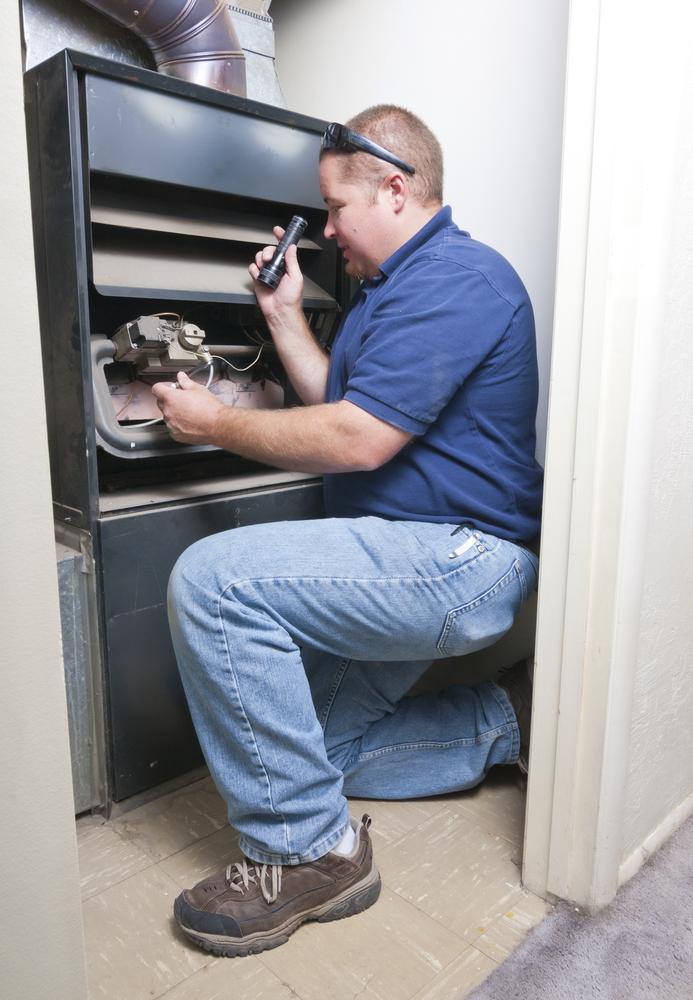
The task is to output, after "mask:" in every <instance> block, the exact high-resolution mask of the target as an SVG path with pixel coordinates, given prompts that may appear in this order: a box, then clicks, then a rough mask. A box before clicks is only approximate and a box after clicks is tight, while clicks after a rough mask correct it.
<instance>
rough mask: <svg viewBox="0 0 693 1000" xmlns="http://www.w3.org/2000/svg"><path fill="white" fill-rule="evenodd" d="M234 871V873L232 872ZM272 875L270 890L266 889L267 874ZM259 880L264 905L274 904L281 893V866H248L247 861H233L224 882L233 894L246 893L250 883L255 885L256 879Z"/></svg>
mask: <svg viewBox="0 0 693 1000" xmlns="http://www.w3.org/2000/svg"><path fill="white" fill-rule="evenodd" d="M234 869H235V871H234ZM270 871H271V873H272V889H271V891H270V890H269V889H268V888H267V878H268V874H269V872H270ZM256 876H258V877H259V879H260V892H261V893H262V896H263V899H264V900H265V902H266V903H274V901H275V900H276V898H277V896H278V895H279V893H280V892H281V891H282V866H281V865H252V864H251V865H249V864H248V859H247V858H243V860H242V861H235V862H234V863H233V864H231V865H228V866H227V868H226V876H225V877H226V882H227V884H228V886H229V888H230V889H233V890H234V891H235V892H246V890H247V889H249V888H250V883H251V882H252V883H253V885H256V884H257V881H258V879H257V877H256Z"/></svg>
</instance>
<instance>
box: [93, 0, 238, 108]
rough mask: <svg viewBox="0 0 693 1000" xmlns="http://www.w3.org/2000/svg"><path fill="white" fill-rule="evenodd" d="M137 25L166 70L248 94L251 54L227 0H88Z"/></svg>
mask: <svg viewBox="0 0 693 1000" xmlns="http://www.w3.org/2000/svg"><path fill="white" fill-rule="evenodd" d="M83 2H84V3H86V4H88V5H89V6H90V7H94V8H96V10H99V11H101V13H102V14H106V15H107V16H108V17H110V18H111V19H112V20H114V21H117V22H118V24H121V25H123V27H125V28H129V29H130V30H131V31H134V32H135V34H136V35H139V37H140V38H141V39H142V40H143V41H144V43H145V44H146V45H147V46H148V47H149V49H150V50H151V53H152V55H153V56H154V61H155V62H156V66H157V69H158V70H159V72H160V73H165V74H166V75H167V76H175V77H178V79H180V80H189V81H190V82H191V83H200V84H202V85H203V86H205V87H213V88H214V89H215V90H223V91H225V92H226V93H227V94H237V95H238V96H239V97H245V96H246V83H245V56H244V54H243V50H242V49H241V45H240V42H239V41H238V36H237V34H236V30H235V28H234V26H233V22H232V20H231V15H230V13H229V10H228V5H227V3H226V0H83Z"/></svg>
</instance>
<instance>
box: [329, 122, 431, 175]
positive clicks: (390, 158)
mask: <svg viewBox="0 0 693 1000" xmlns="http://www.w3.org/2000/svg"><path fill="white" fill-rule="evenodd" d="M320 148H321V149H322V150H329V149H343V150H345V151H346V152H348V153H370V154H371V156H377V158H378V159H379V160H387V162H388V163H392V164H393V165H394V166H395V167H399V168H400V170H404V172H405V173H406V174H415V173H416V171H415V170H414V168H413V167H412V166H410V165H409V164H408V163H406V162H405V161H404V160H400V158H399V156H395V154H394V153H391V152H390V150H389V149H385V147H384V146H379V145H378V143H377V142H373V140H372V139H367V138H366V136H365V135H361V133H360V132H354V131H353V130H352V129H350V128H347V127H346V125H340V124H339V122H330V124H329V125H328V126H327V128H326V129H325V131H324V133H323V137H322V143H321V145H320Z"/></svg>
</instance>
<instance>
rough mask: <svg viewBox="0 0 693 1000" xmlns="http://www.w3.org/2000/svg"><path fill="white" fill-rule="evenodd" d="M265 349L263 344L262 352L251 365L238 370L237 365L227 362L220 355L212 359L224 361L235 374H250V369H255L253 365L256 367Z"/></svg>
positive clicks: (215, 355) (213, 355) (260, 351)
mask: <svg viewBox="0 0 693 1000" xmlns="http://www.w3.org/2000/svg"><path fill="white" fill-rule="evenodd" d="M264 349H265V345H264V344H262V345H261V346H260V350H259V351H258V352H257V354H256V355H255V357H254V358H253V360H252V361H251V362H250V364H249V365H246V366H245V368H237V367H236V365H232V364H231V362H230V361H227V360H226V358H222V357H221V355H220V354H212V355H211V357H213V358H215V359H216V360H217V361H223V362H224V364H225V365H228V366H229V368H232V369H233V370H234V371H235V372H249V371H250V369H251V368H252V367H253V365H256V364H257V363H258V361H259V360H260V358H261V356H262V352H263V351H264Z"/></svg>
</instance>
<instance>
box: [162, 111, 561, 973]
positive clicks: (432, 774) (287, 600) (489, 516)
mask: <svg viewBox="0 0 693 1000" xmlns="http://www.w3.org/2000/svg"><path fill="white" fill-rule="evenodd" d="M348 124H349V129H350V130H351V131H349V130H347V129H346V128H345V127H343V126H338V125H334V124H333V125H331V126H329V128H328V130H327V131H326V134H325V139H324V144H323V150H322V153H321V161H320V186H321V191H322V195H323V198H324V200H325V204H326V206H327V224H326V226H325V235H326V236H327V237H329V238H332V239H335V240H336V241H337V243H338V245H339V246H340V248H341V249H342V252H343V255H344V260H345V262H346V268H347V271H348V273H349V274H351V275H353V276H354V277H357V278H359V279H362V284H361V286H360V289H359V291H358V293H357V294H356V296H355V299H354V302H353V303H352V306H351V309H350V311H349V313H348V315H347V316H346V319H345V320H344V322H343V325H342V329H341V330H340V332H339V334H338V336H337V339H336V342H335V345H334V349H333V352H332V356H331V358H330V357H328V356H327V354H326V353H325V352H324V351H323V350H322V349H321V348H320V347H319V346H318V345H317V344H316V342H315V340H314V339H313V337H312V335H311V333H310V331H309V329H308V327H307V325H306V322H305V319H304V317H303V314H302V311H301V290H302V278H301V272H300V269H299V266H298V263H297V258H296V250H295V248H291V249H290V250H289V251H288V253H287V258H286V259H287V273H286V274H285V276H284V277H283V278H282V280H281V282H280V283H279V286H278V287H277V289H276V290H275V291H272V290H271V289H269V288H266V287H264V286H263V285H261V284H259V283H257V284H256V294H257V299H258V302H259V304H260V307H261V309H262V311H263V313H264V316H265V318H266V321H267V325H268V327H269V329H270V331H271V334H272V337H273V339H274V343H275V345H276V348H277V351H278V352H279V356H280V358H281V360H282V363H283V364H284V366H285V368H286V370H287V373H288V375H289V377H290V379H291V381H292V383H293V385H294V387H295V388H296V390H297V392H298V393H299V395H300V396H301V398H302V400H303V402H304V403H305V404H307V405H306V406H304V407H297V408H295V409H291V410H284V411H247V410H231V409H227V408H225V407H223V406H222V405H220V404H219V403H218V402H217V401H216V400H215V398H214V397H213V396H212V395H211V394H210V393H208V392H207V391H206V390H205V389H203V388H201V387H199V386H197V385H195V384H194V383H193V382H192V381H191V380H190V379H188V378H186V377H185V376H184V375H180V376H179V387H180V388H179V389H178V390H175V391H174V389H173V388H171V387H167V386H158V387H156V389H155V392H156V394H157V396H158V398H159V404H160V406H161V408H162V411H163V414H164V417H165V419H166V422H167V424H168V426H169V428H170V430H171V433H172V434H173V436H174V437H175V438H176V439H177V440H180V441H186V442H203V443H211V444H214V445H217V446H219V447H221V448H226V449H228V450H229V451H233V452H236V453H238V454H240V455H244V456H246V457H248V458H251V459H255V460H258V461H261V462H266V463H269V464H272V465H275V466H279V467H281V468H284V469H298V470H302V471H309V472H315V473H322V474H323V475H324V482H325V504H326V510H327V515H328V517H327V519H325V520H319V521H303V522H293V523H282V524H268V525H259V526H255V527H249V528H240V529H236V530H233V531H229V532H224V533H222V534H220V535H216V536H213V537H211V538H207V539H204V540H203V541H201V542H198V543H197V544H195V545H193V546H192V547H191V548H190V549H188V550H187V551H186V552H185V553H184V554H183V555H182V557H181V558H180V560H179V561H178V563H177V564H176V567H175V569H174V571H173V574H172V577H171V582H170V588H169V612H170V621H171V631H172V636H173V642H174V647H175V650H176V656H177V659H178V663H179V667H180V671H181V677H182V679H183V684H184V686H185V690H186V694H187V698H188V701H189V704H190V710H191V713H192V717H193V721H194V723H195V726H196V729H197V733H198V736H199V739H200V743H201V746H202V748H203V751H204V753H205V757H206V760H207V763H208V765H209V768H210V771H211V773H212V776H213V778H214V781H215V783H216V785H217V788H218V789H219V791H220V793H221V794H222V795H223V797H224V798H225V800H226V802H227V803H228V809H229V819H230V822H231V823H232V825H233V826H234V827H235V828H236V829H237V830H238V831H239V833H240V846H241V850H242V851H243V855H244V857H243V858H242V859H240V860H239V861H238V862H236V863H235V864H231V865H229V867H228V868H227V869H226V871H225V872H223V873H221V874H220V875H219V876H218V877H215V878H212V879H206V880H205V881H204V882H201V883H200V884H199V885H198V886H196V887H195V888H194V889H192V890H188V891H186V892H184V893H183V894H182V895H181V896H180V897H179V898H178V900H177V901H176V907H175V912H176V917H177V919H178V922H179V924H180V925H181V927H182V929H183V930H184V931H185V933H186V934H188V936H190V937H191V938H192V939H193V940H194V941H196V942H197V943H198V944H199V945H200V946H201V947H203V948H206V949H208V950H210V951H213V952H215V953H216V954H223V955H245V954H248V953H250V952H257V951H261V950H263V949H265V948H270V947H274V946H276V945H278V944H281V943H283V942H284V941H285V940H286V939H287V937H288V936H289V935H290V934H291V933H292V932H293V931H294V930H295V929H296V928H297V927H298V926H299V925H300V924H301V923H302V922H303V921H305V920H309V919H310V920H323V921H324V920H332V919H336V918H338V917H342V916H348V915H350V914H352V913H356V912H358V911H359V910H362V909H364V908H365V907H367V906H370V905H371V904H372V903H373V902H375V900H376V898H377V896H378V892H379V889H380V878H379V875H378V872H377V869H376V868H375V866H374V864H373V860H372V851H371V845H370V840H369V836H368V826H369V825H370V820H369V819H368V817H364V819H363V820H362V822H361V823H360V824H358V825H357V824H355V823H353V822H352V821H351V820H350V819H349V814H348V810H347V802H346V799H345V797H344V794H345V793H346V794H350V795H354V796H361V797H370V798H386V799H390V798H391V799H398V798H408V797H414V796H422V795H433V794H440V793H444V792H449V791H454V790H459V789H464V788H469V787H471V786H473V785H475V784H477V783H478V782H479V781H481V780H482V779H483V777H484V775H485V774H486V773H487V771H488V770H489V768H491V767H492V766H494V765H496V764H510V763H515V762H516V761H518V758H519V757H520V756H521V755H522V756H524V755H526V749H527V747H526V737H527V719H524V720H523V718H522V717H521V716H523V715H526V710H527V706H528V704H529V701H528V688H529V683H528V679H527V678H526V677H525V676H522V674H521V673H520V674H518V672H517V671H515V674H514V675H511V676H510V677H509V678H508V680H507V682H504V686H503V687H500V686H498V685H496V684H494V683H491V682H486V683H483V684H480V685H478V686H477V687H474V688H471V687H466V686H464V685H456V686H453V687H451V688H449V689H448V690H447V691H445V692H444V693H443V694H442V695H439V694H435V695H431V694H423V695H418V696H414V697H405V695H406V694H407V692H408V691H409V689H410V688H411V687H412V685H413V684H414V682H415V681H416V680H417V679H418V678H419V677H420V676H421V675H422V674H423V672H424V671H425V670H426V668H427V667H428V665H429V664H430V663H431V661H432V660H433V659H435V658H436V657H443V656H452V655H460V654H464V653H468V652H470V651H472V650H476V649H480V648H482V647H484V646H487V645H489V644H490V643H492V642H494V641H495V640H496V639H498V638H499V637H500V636H501V635H503V634H504V633H505V632H506V631H507V630H508V629H509V628H510V626H511V624H512V622H513V620H514V618H515V615H516V614H517V611H518V610H519V608H520V607H521V605H522V603H523V601H524V600H525V599H526V597H527V596H528V594H529V593H530V592H531V591H532V589H534V587H535V586H536V579H537V559H536V556H535V555H534V554H533V553H532V552H531V551H530V550H529V548H527V544H528V543H529V542H530V541H531V540H532V539H533V538H534V537H535V536H536V535H537V532H538V528H539V508H540V497H541V470H540V468H539V466H538V465H537V464H536V462H535V460H534V444H535V439H534V416H535V409H536V393H537V372H536V358H535V345H534V326H533V318H532V311H531V306H530V303H529V300H528V298H527V293H526V291H525V289H524V287H523V286H522V283H521V282H520V280H519V278H518V277H517V275H516V274H515V272H514V271H513V270H512V268H511V267H510V265H509V264H508V263H507V262H506V261H505V260H504V259H503V258H502V257H500V256H499V255H498V254H497V253H495V252H494V251H493V250H491V249H490V248H488V247H485V246H483V245H481V244H479V243H476V242H475V241H474V240H472V239H470V237H469V234H467V233H464V232H461V231H460V230H459V229H458V228H457V227H456V226H455V225H454V223H453V222H452V219H451V215H450V210H449V209H448V208H443V207H442V156H441V151H440V146H439V144H438V142H437V140H436V139H435V137H434V136H433V135H432V133H431V132H430V131H429V129H428V128H427V127H426V126H425V125H424V124H423V122H421V121H420V120H419V119H418V118H416V117H415V116H414V115H412V114H410V113H409V112H407V111H405V110H403V109H401V108H396V107H393V106H389V105H384V106H378V107H375V108H371V109H369V110H367V111H365V112H363V113H362V114H360V115H358V116H356V117H355V118H353V119H352V120H351V121H350V122H349V123H348ZM276 233H277V235H279V236H281V230H276ZM271 254H272V250H271V248H266V249H265V250H264V251H263V252H261V253H259V254H258V255H257V257H256V259H255V262H254V263H253V264H252V265H251V266H250V273H251V276H252V277H253V278H254V279H257V276H258V273H259V269H260V268H261V267H262V266H263V264H264V263H265V262H266V261H267V260H269V259H270V257H271ZM181 389H182V391H180V390H181ZM518 722H519V724H518ZM521 741H522V744H523V745H522V746H521Z"/></svg>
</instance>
